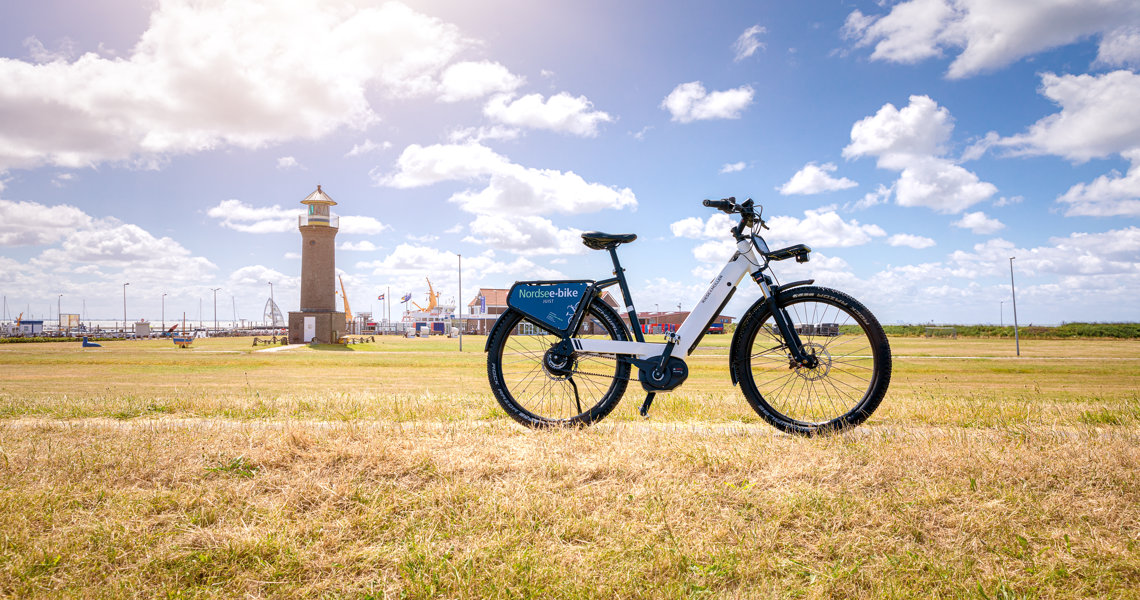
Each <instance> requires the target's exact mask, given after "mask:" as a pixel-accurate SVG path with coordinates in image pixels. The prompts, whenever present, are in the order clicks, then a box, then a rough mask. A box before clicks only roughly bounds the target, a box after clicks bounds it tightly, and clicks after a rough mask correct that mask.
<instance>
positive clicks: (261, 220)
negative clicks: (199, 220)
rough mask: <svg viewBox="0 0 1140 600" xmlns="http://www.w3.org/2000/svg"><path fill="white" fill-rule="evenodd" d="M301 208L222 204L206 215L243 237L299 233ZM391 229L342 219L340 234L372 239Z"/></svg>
mask: <svg viewBox="0 0 1140 600" xmlns="http://www.w3.org/2000/svg"><path fill="white" fill-rule="evenodd" d="M299 214H301V208H300V207H298V208H296V209H289V208H281V206H280V205H278V204H274V205H273V206H264V207H256V206H251V205H249V204H246V203H245V202H242V201H241V200H234V199H230V200H223V201H221V202H219V203H218V204H217V206H212V207H210V208H209V209H207V210H206V215H207V216H210V217H213V218H215V219H221V226H222V227H227V228H229V229H233V230H235V231H241V232H244V233H281V232H286V231H294V230H296V229H297V225H298V223H297V215H299ZM387 229H390V227H389V226H387V225H385V224H383V223H381V222H380V221H378V220H376V219H375V218H373V217H364V216H357V215H340V232H341V233H347V234H362V235H371V234H377V233H381V232H383V231H385V230H387Z"/></svg>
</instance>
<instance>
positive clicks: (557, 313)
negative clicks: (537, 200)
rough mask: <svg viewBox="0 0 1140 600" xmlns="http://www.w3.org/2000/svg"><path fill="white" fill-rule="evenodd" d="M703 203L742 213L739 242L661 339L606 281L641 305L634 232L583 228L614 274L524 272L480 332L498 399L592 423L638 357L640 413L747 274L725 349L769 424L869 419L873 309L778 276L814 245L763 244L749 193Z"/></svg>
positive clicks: (672, 383)
mask: <svg viewBox="0 0 1140 600" xmlns="http://www.w3.org/2000/svg"><path fill="white" fill-rule="evenodd" d="M704 205H705V206H708V207H712V208H716V209H718V210H721V211H723V212H725V213H728V214H730V215H739V217H740V222H739V223H738V224H737V225H736V226H735V227H733V228H732V229H731V233H732V236H733V238H735V240H736V253H735V254H734V255H733V256H732V258H731V259H730V260H729V261H728V264H726V265H725V266H724V268H723V269H722V270H721V271H720V273H719V274H718V275H717V276H716V277H714V278H713V280H712V282H711V283H710V284H709V288H708V291H706V292H705V294H704V295H703V296H702V297H701V298H700V300H699V301H698V302H697V303H696V305H695V306H694V308H693V311H692V312H691V313H689V315H688V317H687V318H686V319H685V321H684V323H682V324H681V326H680V327H678V328H677V330H676V331H675V332H670V333H667V334H665V341H664V342H663V343H650V342H646V341H645V339H644V336H643V335H642V332H641V327H633V328H632V332H633V335H632V339H631V336H630V329H629V328H627V327H626V324H625V322H623V321H622V319H621V317H619V316H618V313H617V311H615V310H614V309H613V308H612V307H611V306H610V305H609V304H607V303H605V302H604V301H602V299H601V298H602V293H603V290H604V289H605V288H607V287H610V286H613V285H615V284H616V285H618V287H619V288H620V289H621V293H622V297H623V298H624V299H625V302H626V306H625V311H626V312H627V314H628V316H629V321H630V323H638V320H637V311H636V309H635V308H634V306H633V300H632V298H631V297H630V293H629V286H628V285H627V284H626V278H625V274H624V271H623V270H622V268H621V265H620V264H619V263H618V257H617V247H618V246H620V245H621V244H624V243H627V242H632V241H633V240H635V239H636V238H637V236H636V235H634V234H610V233H600V232H591V233H583V234H582V241H583V243H585V244H586V246H588V247H590V248H592V249H596V250H607V251H609V253H610V257H611V258H612V259H613V263H614V277H612V278H609V279H603V280H601V281H593V280H572V281H571V280H563V281H520V282H516V283H515V284H514V286H512V287H511V290H510V292H509V294H508V297H507V305H508V309H507V310H506V312H504V313H503V314H502V315H501V316H500V317H499V319H498V320H497V321H496V322H495V326H494V328H493V329H492V330H491V334H490V335H489V336H488V338H487V347H486V350H487V353H488V356H487V376H488V378H489V380H490V383H491V390H492V391H493V392H494V394H495V398H496V399H497V400H498V401H499V404H500V405H502V407H503V409H504V410H506V411H507V414H509V415H510V416H511V417H512V418H514V419H515V420H516V421H518V422H520V423H522V424H524V425H528V426H531V427H550V426H575V425H588V424H590V423H594V422H596V421H598V420H600V419H602V418H603V417H605V416H606V415H608V414H609V413H610V411H612V410H613V409H614V407H615V406H616V405H617V403H618V401H619V400H621V397H622V394H623V393H625V390H626V386H627V385H628V384H629V381H630V380H631V377H630V373H631V371H632V369H633V367H637V370H638V375H637V380H638V381H639V382H640V383H641V387H642V389H644V390H645V391H646V392H648V394H647V395H646V398H645V401H644V403H643V404H642V406H641V414H642V416H645V415H646V414H647V412H648V410H649V407H650V404H651V403H652V402H653V398H654V396H655V395H656V394H658V393H662V392H669V391H672V390H674V389H676V388H677V387H678V386H679V385H681V383H683V382H684V381H685V378H686V377H688V374H689V368H688V365H686V363H685V360H684V359H685V357H688V356H689V355H691V354H692V353H693V351H694V350H695V349H696V347H697V345H698V344H699V343H700V341H701V339H702V337H703V336H704V334H705V333H706V332H707V331H708V328H709V325H710V324H712V322H713V321H714V320H715V319H716V317H717V316H718V315H719V314H720V312H721V310H723V309H724V306H725V305H726V304H727V303H728V301H729V299H731V298H732V295H733V294H734V293H735V292H736V289H737V286H738V285H739V284H740V282H741V281H742V280H743V279H744V277H745V275H748V276H750V277H751V278H752V280H753V281H754V282H755V283H756V284H757V285H758V286H759V289H760V292H761V297H760V298H758V299H757V300H756V301H755V303H753V304H752V306H751V307H750V308H749V309H748V310H747V311H746V312H745V313H744V316H743V317H742V318H741V320H740V323H739V324H738V326H737V327H736V332H735V334H734V335H733V338H732V343H731V345H730V350H729V358H728V361H729V366H730V372H731V376H732V382H733V384H736V385H739V386H740V388H741V391H743V393H744V397H745V398H746V399H747V400H748V403H749V404H750V405H751V406H752V408H753V409H754V410H755V411H756V412H757V413H758V414H759V415H760V416H761V417H763V418H764V420H766V421H767V422H769V423H771V424H772V425H774V426H775V427H777V428H779V429H781V430H783V431H786V432H790V433H797V434H803V435H814V434H820V433H830V432H836V431H842V430H844V429H848V428H851V427H854V426H856V425H858V424H860V423H862V422H863V421H865V420H866V419H867V418H868V417H869V416H871V413H872V412H874V410H875V408H876V407H878V406H879V403H880V402H881V401H882V400H883V395H884V394H886V392H887V386H888V385H889V384H890V380H891V349H890V345H889V344H888V343H887V337H886V335H885V334H884V333H883V328H882V326H880V325H879V322H878V320H876V319H875V317H874V315H872V314H871V312H870V311H868V310H867V309H866V308H865V307H864V306H863V305H862V304H860V303H859V302H858V301H857V300H855V299H854V298H852V297H851V296H848V295H847V294H844V293H843V292H840V291H837V290H833V289H830V288H826V287H819V286H814V285H811V284H812V283H814V280H804V281H794V282H790V283H786V284H782V285H781V284H779V283H778V280H775V279H773V277H772V275H771V270H770V265H771V263H772V262H775V261H781V260H785V259H788V258H795V259H796V261H797V262H807V260H808V255H809V254H810V252H811V248H809V247H807V246H805V245H803V244H797V245H795V246H790V247H787V248H781V249H779V250H769V249H768V245H767V243H766V242H765V241H764V238H762V237H761V236H760V233H759V232H760V230H761V229H767V226H766V225H765V223H764V220H763V219H762V218H761V212H762V208H761V209H760V211H758V210H757V207H755V206H754V205H753V202H752V200H747V201H745V202H742V203H739V204H738V203H737V202H736V199H735V198H727V199H724V200H705V201H704Z"/></svg>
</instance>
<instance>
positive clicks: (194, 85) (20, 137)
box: [0, 0, 469, 170]
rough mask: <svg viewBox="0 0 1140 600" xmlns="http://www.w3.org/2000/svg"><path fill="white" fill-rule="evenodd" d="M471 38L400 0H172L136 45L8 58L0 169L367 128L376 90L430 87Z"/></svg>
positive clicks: (1, 88) (0, 72) (250, 144)
mask: <svg viewBox="0 0 1140 600" xmlns="http://www.w3.org/2000/svg"><path fill="white" fill-rule="evenodd" d="M251 23H256V24H257V26H256V27H251V26H250V24H251ZM314 32H318V33H319V34H314ZM468 44H469V42H467V41H466V40H464V39H462V38H461V36H460V35H459V33H458V31H457V29H456V28H455V27H454V26H452V25H449V24H446V23H443V22H441V21H439V20H438V19H435V18H432V17H428V16H425V15H423V14H420V13H417V12H415V11H413V10H412V9H410V8H408V7H407V6H405V5H402V4H399V3H396V2H391V3H387V4H384V5H382V6H378V7H374V6H369V7H364V8H359V7H357V6H354V5H353V4H352V3H351V2H348V1H335V2H325V1H323V0H297V1H296V2H289V3H285V4H282V3H278V2H268V1H261V2H257V1H251V2H216V3H213V2H212V3H202V2H193V1H191V0H168V1H165V2H161V3H159V4H158V6H157V8H156V9H155V11H154V12H153V13H152V14H151V17H150V21H149V26H148V29H147V30H146V31H145V32H144V33H143V34H142V37H141V39H140V40H139V41H138V43H137V44H135V45H134V48H133V50H132V51H131V54H130V55H129V56H128V57H126V58H115V59H108V58H104V57H102V56H99V55H97V54H95V53H87V54H84V55H83V56H80V57H79V58H78V59H76V60H74V61H72V62H67V61H64V60H53V61H52V62H48V63H46V64H32V63H27V62H23V61H19V60H13V59H0V113H3V114H4V115H5V127H4V128H3V129H2V130H0V170H3V169H8V168H21V167H33V166H37V165H42V164H55V165H60V166H67V167H81V166H89V165H94V164H98V163H100V162H104V161H118V160H132V159H136V158H140V157H141V158H146V157H154V156H162V155H167V154H177V153H189V152H197V151H201V150H205V149H210V148H214V147H217V146H223V145H233V146H238V147H244V148H256V147H261V146H264V145H266V144H272V143H275V142H280V141H283V140H289V139H295V138H316V137H320V136H323V135H326V134H328V133H330V132H332V131H334V130H336V129H338V128H342V127H346V126H347V127H362V126H364V125H366V124H368V123H371V122H374V121H375V120H376V119H377V115H376V114H375V113H374V112H373V110H372V107H371V105H370V103H369V100H368V98H367V94H366V92H369V91H371V90H379V91H380V92H381V93H384V94H388V95H410V94H426V93H431V92H432V91H433V90H435V89H437V84H436V83H435V76H436V74H437V73H438V72H439V70H440V69H441V68H442V67H444V66H445V65H446V64H447V63H448V62H449V61H450V60H451V59H452V58H453V57H454V56H455V55H456V54H457V53H458V52H459V51H460V50H462V49H463V48H465V47H466V46H467V45H468Z"/></svg>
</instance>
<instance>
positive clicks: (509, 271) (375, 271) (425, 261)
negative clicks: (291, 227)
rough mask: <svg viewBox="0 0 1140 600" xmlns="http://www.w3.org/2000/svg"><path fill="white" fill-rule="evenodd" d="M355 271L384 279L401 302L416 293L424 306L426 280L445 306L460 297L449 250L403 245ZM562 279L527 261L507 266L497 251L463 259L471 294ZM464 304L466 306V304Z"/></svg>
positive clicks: (557, 273) (454, 262)
mask: <svg viewBox="0 0 1140 600" xmlns="http://www.w3.org/2000/svg"><path fill="white" fill-rule="evenodd" d="M355 268H356V269H357V270H367V271H370V272H371V274H372V275H373V276H375V277H380V278H383V279H384V280H385V283H384V285H385V286H388V285H390V286H391V287H392V296H393V297H394V298H395V299H396V300H397V301H398V300H399V297H400V296H402V295H403V294H404V293H407V292H413V299H414V300H415V301H416V302H419V303H421V304H423V299H422V298H423V296H422V295H421V294H420V292H421V291H423V292H426V291H427V286H426V284H425V282H424V277H428V278H430V279H431V282H432V285H433V287H434V288H435V290H436V291H437V292H442V293H443V300H444V301H445V302H446V301H448V300H449V298H454V297H456V296H458V270H459V257H458V256H456V254H455V253H453V252H449V251H446V250H440V249H437V248H432V247H430V246H424V245H420V244H400V245H399V246H397V247H396V248H395V249H394V250H393V251H392V252H391V253H390V254H389V255H387V256H385V257H384V258H382V259H380V260H375V261H365V262H358V263H356V265H355ZM560 278H565V275H564V274H563V273H561V272H560V271H557V270H554V269H549V268H546V267H542V266H540V265H537V264H535V263H534V262H533V261H531V260H529V259H527V258H525V257H518V258H516V259H514V260H513V261H510V262H505V261H501V260H498V259H497V258H496V255H495V252H494V251H493V250H487V251H485V252H483V253H481V254H478V255H467V254H464V255H463V288H464V290H467V291H468V292H470V291H471V290H477V289H478V288H479V287H481V286H482V287H506V286H507V285H509V284H510V282H511V281H515V280H519V279H560ZM469 299H470V298H467V300H469ZM463 303H464V304H466V300H464V301H463Z"/></svg>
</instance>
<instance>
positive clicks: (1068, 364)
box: [0, 339, 1140, 598]
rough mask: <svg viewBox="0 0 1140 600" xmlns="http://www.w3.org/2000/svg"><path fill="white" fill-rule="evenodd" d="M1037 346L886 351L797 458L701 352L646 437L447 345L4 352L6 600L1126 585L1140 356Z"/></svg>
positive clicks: (902, 344)
mask: <svg viewBox="0 0 1140 600" xmlns="http://www.w3.org/2000/svg"><path fill="white" fill-rule="evenodd" d="M714 341H718V342H719V343H720V344H721V345H719V346H718V345H714V346H713V347H711V348H709V349H708V351H709V352H712V353H716V352H719V351H721V350H723V345H722V344H723V342H720V340H714ZM929 341H933V340H929ZM959 341H961V340H959ZM405 342H408V343H415V341H405ZM893 342H894V348H895V352H896V354H899V355H905V356H917V355H919V354H923V353H924V351H929V352H925V353H926V354H930V355H938V356H945V355H948V354H949V353H951V352H953V351H955V348H957V349H958V350H962V349H963V346H965V345H962V346H958V347H955V346H953V345H950V346H948V347H946V346H935V345H934V344H931V345H927V346H923V345H922V342H923V340H893ZM937 343H938V344H946V343H947V342H943V341H942V340H938V341H937ZM951 344H952V343H951ZM1034 344H1035V346H1034V348H1033V349H1032V351H1033V352H1037V353H1038V354H1037V355H1036V356H1031V357H1028V358H1025V359H1021V360H1016V361H1014V360H1006V359H1000V360H978V359H967V360H957V359H955V360H948V359H929V358H914V359H907V358H902V359H898V360H897V361H896V369H895V380H894V383H893V384H892V388H891V392H890V393H889V394H888V396H887V399H886V401H885V402H884V404H883V407H882V408H881V409H880V410H879V412H877V413H876V414H875V415H874V416H873V417H872V419H871V421H870V422H869V424H868V425H867V426H864V427H861V428H859V429H857V430H856V431H854V432H851V433H850V434H847V435H844V436H840V437H834V438H828V439H812V440H808V439H800V438H791V437H788V436H784V435H781V434H778V433H776V432H775V430H774V429H772V428H771V427H769V426H767V425H765V424H763V423H760V422H758V419H757V418H756V417H755V415H752V414H751V413H750V411H749V410H748V408H747V405H746V403H745V402H744V401H743V399H742V398H741V397H740V395H739V391H738V390H736V389H734V388H732V386H731V384H730V383H728V380H727V371H726V369H725V366H724V363H723V360H724V359H723V357H721V358H716V357H708V358H698V359H697V360H695V361H694V368H693V377H692V380H690V381H689V382H687V383H686V385H685V386H684V387H683V388H682V390H684V391H683V393H681V394H677V395H674V396H671V397H664V398H663V399H662V400H663V401H661V402H660V403H659V404H656V405H655V406H654V410H653V412H652V413H651V414H652V417H653V418H652V420H651V421H649V422H642V421H641V420H640V419H638V418H636V417H635V416H634V415H635V413H636V408H637V405H638V404H639V400H640V398H639V397H638V396H637V395H636V394H632V393H631V394H629V395H628V396H627V397H626V399H625V400H624V401H623V403H622V405H621V406H620V407H619V410H618V412H616V413H615V415H613V416H612V417H611V418H609V419H607V420H606V421H605V422H603V423H602V424H600V425H599V426H596V427H593V428H590V429H587V430H583V431H553V432H532V431H528V430H524V429H521V428H519V427H517V426H515V425H514V424H513V422H512V421H509V420H508V419H507V418H506V417H505V416H504V415H503V414H502V411H501V410H499V409H498V408H497V406H495V405H494V401H493V400H492V398H491V396H490V394H489V393H488V392H487V390H486V382H485V379H484V378H483V370H482V369H483V360H484V356H483V355H482V354H481V352H480V351H481V349H482V347H481V344H478V343H472V341H471V340H470V339H468V340H465V344H464V346H465V352H464V354H463V355H462V356H458V355H457V354H456V353H454V352H450V351H448V350H447V349H446V347H444V348H442V349H440V350H439V351H437V350H431V349H428V350H426V351H424V350H423V348H424V346H419V347H418V348H419V350H415V348H417V347H415V346H402V347H400V348H401V349H400V350H399V355H398V356H397V352H384V353H366V352H352V353H347V352H338V353H335V354H334V353H332V352H328V353H320V352H312V351H303V352H301V353H292V352H286V353H278V354H273V355H263V354H249V353H246V352H241V353H238V354H216V353H210V352H208V350H210V349H211V348H210V345H209V344H204V345H202V346H200V347H199V348H200V349H201V350H202V351H200V352H197V353H183V354H174V353H172V352H166V351H165V350H163V349H162V347H159V346H155V347H154V348H153V349H151V348H150V347H149V346H146V345H135V346H132V345H123V346H121V347H119V348H114V347H112V348H110V351H108V352H104V353H99V354H95V353H88V354H82V353H75V352H73V351H72V349H71V348H70V347H59V348H51V347H48V346H41V347H36V348H27V349H15V350H13V349H11V348H3V352H0V382H2V389H0V415H2V416H4V417H5V418H2V419H0V523H3V524H4V525H3V531H2V533H0V594H3V595H10V596H33V597H35V596H38V597H82V598H88V597H122V596H142V597H155V596H159V597H162V596H168V597H236V596H251V597H349V598H366V597H372V598H385V597H412V598H427V597H445V598H484V597H487V598H508V597H571V598H578V597H580V598H614V597H644V598H658V597H689V596H692V597H758V598H767V597H772V598H782V597H804V598H827V597H834V598H840V597H857V598H878V597H931V596H940V597H963V598H965V597H969V598H981V597H988V598H1004V597H1030V598H1031V597H1045V598H1051V597H1088V598H1093V597H1123V598H1129V597H1132V598H1135V597H1140V592H1138V590H1140V508H1138V507H1140V446H1138V444H1137V442H1138V441H1140V399H1138V396H1137V391H1136V390H1137V389H1138V388H1140V345H1137V344H1136V343H1129V342H1110V343H1107V344H1106V343H1102V342H1099V341H1080V342H1065V343H1064V345H1057V346H1055V347H1054V348H1052V349H1050V350H1048V352H1046V351H1045V350H1042V348H1041V346H1040V345H1039V344H1041V342H1035V343H1034ZM1004 345H1005V343H1003V342H989V343H983V344H973V345H972V347H969V348H966V349H967V350H968V351H969V352H968V353H966V352H956V354H957V355H967V356H985V355H986V354H985V353H989V355H992V356H1001V355H1002V354H1001V353H1003V352H1005V348H1004ZM936 348H937V349H936ZM213 349H215V350H232V349H237V348H236V347H225V346H221V345H219V346H217V347H215V348H213ZM379 349H384V348H383V347H380V348H379ZM935 349H936V350H935ZM1106 349H1107V350H1108V351H1109V354H1110V356H1111V357H1114V358H1117V359H1121V360H1111V361H1095V360H1081V361H1076V360H1057V358H1064V356H1065V355H1080V356H1088V357H1097V356H1100V355H1101V354H1102V353H1103V352H1105V351H1106ZM409 350H414V351H415V353H410V352H409ZM930 350H934V351H930ZM1025 353H1027V348H1026V347H1025V345H1023V354H1025Z"/></svg>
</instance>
